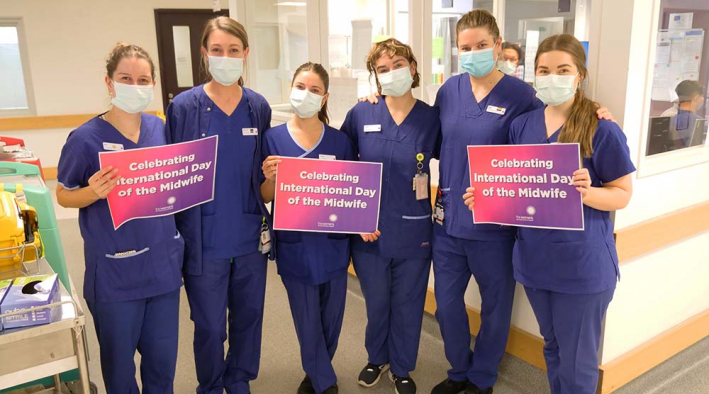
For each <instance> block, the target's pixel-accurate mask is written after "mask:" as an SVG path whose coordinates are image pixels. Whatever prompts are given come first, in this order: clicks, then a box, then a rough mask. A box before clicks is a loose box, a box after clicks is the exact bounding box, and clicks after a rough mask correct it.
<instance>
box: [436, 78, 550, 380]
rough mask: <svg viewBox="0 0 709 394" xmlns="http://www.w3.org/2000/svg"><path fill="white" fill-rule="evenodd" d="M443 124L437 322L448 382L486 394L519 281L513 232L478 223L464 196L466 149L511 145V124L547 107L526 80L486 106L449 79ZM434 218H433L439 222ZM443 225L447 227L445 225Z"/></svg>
mask: <svg viewBox="0 0 709 394" xmlns="http://www.w3.org/2000/svg"><path fill="white" fill-rule="evenodd" d="M435 106H436V107H438V108H439V109H440V119H441V133H442V136H443V138H442V144H441V152H440V156H441V161H440V182H439V184H440V185H439V187H440V190H439V192H440V193H439V195H438V197H437V201H436V204H437V206H442V208H443V212H444V213H443V218H440V217H436V220H435V221H434V223H437V224H434V229H433V272H434V276H435V278H436V283H435V295H436V303H437V305H438V309H437V311H436V318H437V319H438V322H439V324H440V326H441V334H442V336H443V340H444V345H445V351H446V357H447V358H448V362H450V364H451V369H450V370H449V371H448V377H449V378H450V379H451V380H455V381H465V380H469V381H470V382H472V383H474V384H475V385H476V386H478V387H479V388H481V389H486V388H488V387H492V386H493V385H494V384H495V381H496V380H497V368H498V366H499V364H500V361H501V360H502V356H503V354H504V353H505V346H506V344H507V337H508V334H509V330H510V321H511V315H512V301H513V298H514V290H515V282H514V279H513V276H512V248H513V245H514V236H515V229H514V228H513V227H503V226H498V225H490V224H477V225H476V224H474V223H473V220H472V215H471V214H470V211H469V210H468V207H467V206H466V205H465V204H464V203H463V199H462V198H461V196H462V195H463V194H464V193H465V189H466V188H468V187H469V186H470V175H469V169H468V153H467V149H466V146H467V145H505V144H508V143H509V138H508V135H509V126H510V123H512V121H513V120H514V119H515V118H516V117H517V116H519V115H521V114H523V113H525V112H529V111H531V110H533V109H535V108H540V107H541V106H542V103H541V101H539V100H537V99H536V98H535V91H534V89H532V88H531V87H530V86H529V85H527V84H526V83H524V82H523V81H521V80H519V79H516V78H513V77H509V76H504V77H502V79H501V80H500V81H499V82H498V83H497V85H496V86H495V87H494V88H493V89H492V91H491V92H490V93H489V94H488V95H487V97H485V98H484V99H483V100H481V102H478V101H477V100H476V99H475V96H474V95H473V92H472V88H471V85H470V77H469V75H468V74H467V73H466V74H462V75H458V76H455V77H452V78H450V79H448V81H446V83H445V84H444V85H443V86H442V87H441V89H440V90H439V91H438V95H437V97H436V104H435ZM434 216H435V215H434ZM440 219H442V224H441V220H440ZM471 274H472V275H473V276H474V277H475V280H476V282H477V283H478V286H479V288H480V296H481V298H482V308H481V311H480V314H481V326H480V331H479V333H478V335H477V337H476V340H475V358H473V352H472V351H471V350H470V325H469V323H468V314H467V311H466V306H465V300H464V295H465V291H466V289H467V287H468V282H469V281H470V276H471Z"/></svg>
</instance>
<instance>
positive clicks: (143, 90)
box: [111, 81, 153, 114]
mask: <svg viewBox="0 0 709 394" xmlns="http://www.w3.org/2000/svg"><path fill="white" fill-rule="evenodd" d="M113 89H114V90H115V92H116V96H115V97H113V98H112V99H111V104H113V105H115V106H116V107H118V108H120V109H122V110H123V111H125V112H128V113H129V114H137V113H138V112H143V111H144V110H145V109H146V108H147V107H148V104H150V102H152V101H153V85H127V84H124V83H118V82H116V81H113Z"/></svg>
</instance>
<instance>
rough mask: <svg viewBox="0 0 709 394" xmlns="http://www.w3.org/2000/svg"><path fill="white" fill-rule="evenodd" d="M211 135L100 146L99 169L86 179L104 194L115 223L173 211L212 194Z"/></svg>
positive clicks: (214, 158)
mask: <svg viewBox="0 0 709 394" xmlns="http://www.w3.org/2000/svg"><path fill="white" fill-rule="evenodd" d="M217 140H218V137H217V136H214V137H209V138H203V139H199V140H196V141H190V142H184V143H181V144H174V145H165V146H157V147H152V148H141V149H129V150H121V151H115V152H101V153H99V162H100V163H101V168H102V169H101V170H100V171H99V172H97V173H96V174H94V176H92V177H91V179H93V184H92V181H91V180H89V185H91V187H92V190H93V191H94V193H96V195H97V196H98V197H99V198H106V199H107V200H108V207H109V209H110V211H111V219H112V220H113V227H114V228H116V229H117V228H118V227H120V226H121V225H122V224H123V223H125V222H127V221H129V220H133V219H138V218H150V217H158V216H165V215H172V214H175V213H177V212H180V211H183V210H185V209H188V208H191V207H194V206H196V205H199V204H203V203H205V202H208V201H211V200H212V199H214V174H215V169H216V166H217ZM119 173H120V174H121V176H117V174H119Z"/></svg>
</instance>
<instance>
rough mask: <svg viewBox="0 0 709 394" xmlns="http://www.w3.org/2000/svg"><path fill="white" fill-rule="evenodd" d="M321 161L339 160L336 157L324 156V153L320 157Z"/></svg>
mask: <svg viewBox="0 0 709 394" xmlns="http://www.w3.org/2000/svg"><path fill="white" fill-rule="evenodd" d="M318 158H319V159H320V160H337V157H336V156H335V155H323V154H322V153H321V154H320V156H318Z"/></svg>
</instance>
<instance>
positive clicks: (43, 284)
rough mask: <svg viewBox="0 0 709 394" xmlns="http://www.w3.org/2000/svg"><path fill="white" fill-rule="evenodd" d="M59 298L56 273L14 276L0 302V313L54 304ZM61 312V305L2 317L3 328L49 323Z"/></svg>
mask: <svg viewBox="0 0 709 394" xmlns="http://www.w3.org/2000/svg"><path fill="white" fill-rule="evenodd" d="M60 300H61V295H60V294H59V280H58V276H57V274H53V275H37V276H22V277H19V278H15V280H14V281H13V282H12V286H10V290H8V292H7V295H6V296H5V299H4V300H3V301H2V304H0V314H5V313H10V312H19V311H23V310H26V309H30V308H33V307H38V306H43V305H49V304H54V303H56V302H59V301H60ZM60 314H61V307H54V308H50V309H41V310H38V311H33V312H27V313H23V314H20V315H14V316H10V317H6V318H3V320H4V321H3V325H4V326H5V329H6V330H7V329H11V328H18V327H27V326H36V325H40V324H49V323H51V322H52V321H53V319H56V318H58V317H59V315H60Z"/></svg>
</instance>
